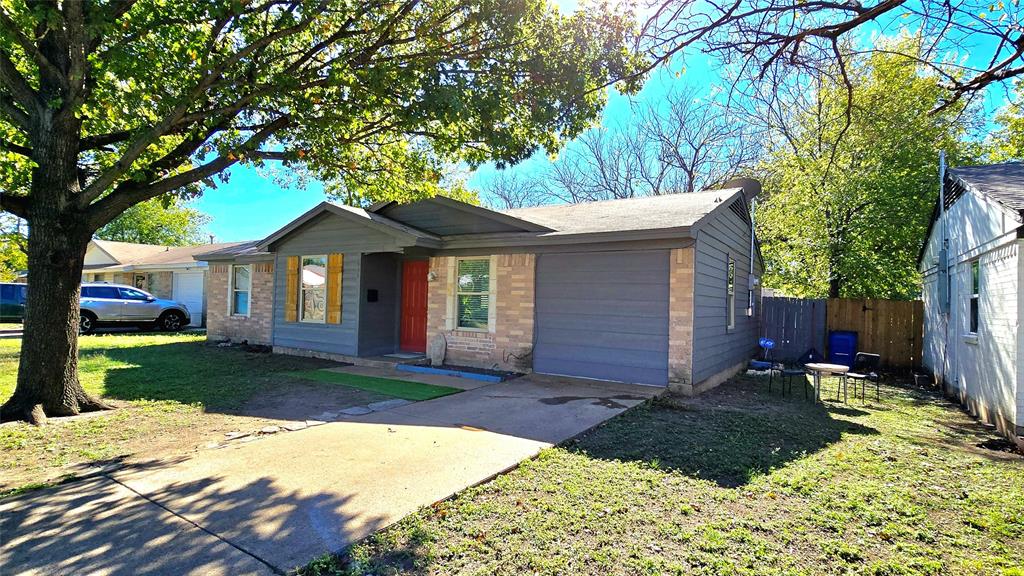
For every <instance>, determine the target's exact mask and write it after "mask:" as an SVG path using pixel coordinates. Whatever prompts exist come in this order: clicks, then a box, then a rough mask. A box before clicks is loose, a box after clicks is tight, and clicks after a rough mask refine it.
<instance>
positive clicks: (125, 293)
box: [120, 288, 149, 300]
mask: <svg viewBox="0 0 1024 576" xmlns="http://www.w3.org/2000/svg"><path fill="white" fill-rule="evenodd" d="M120 290H121V298H124V299H125V300H149V294H146V293H145V292H140V291H139V290H133V289H131V288H120Z"/></svg>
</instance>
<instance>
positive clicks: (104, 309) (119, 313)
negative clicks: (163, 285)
mask: <svg viewBox="0 0 1024 576" xmlns="http://www.w3.org/2000/svg"><path fill="white" fill-rule="evenodd" d="M80 306H81V316H80V320H79V325H78V327H79V330H80V331H81V333H82V334H89V333H91V332H92V331H94V330H95V329H96V328H97V327H98V326H103V325H107V326H139V327H140V328H141V327H147V328H148V327H156V328H159V329H161V330H170V331H176V330H181V329H182V328H184V327H185V326H188V324H189V322H191V320H190V317H189V313H188V308H187V307H186V306H185V305H184V304H182V303H180V302H174V301H172V300H162V299H160V298H157V297H155V296H153V295H152V294H150V293H148V292H143V291H142V290H139V289H138V288H132V287H131V286H125V285H123V284H107V283H105V282H90V283H85V284H82V298H81V303H80Z"/></svg>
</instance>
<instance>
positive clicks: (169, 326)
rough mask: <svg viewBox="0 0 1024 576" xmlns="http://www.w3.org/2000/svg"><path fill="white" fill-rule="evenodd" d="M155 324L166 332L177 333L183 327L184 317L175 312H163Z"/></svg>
mask: <svg viewBox="0 0 1024 576" xmlns="http://www.w3.org/2000/svg"><path fill="white" fill-rule="evenodd" d="M157 324H158V325H159V326H160V328H161V329H163V330H167V331H168V332H177V331H178V330H181V329H182V328H184V327H185V315H184V314H182V313H181V312H178V311H176V310H171V311H170V312H164V314H163V316H161V317H160V320H159V321H157Z"/></svg>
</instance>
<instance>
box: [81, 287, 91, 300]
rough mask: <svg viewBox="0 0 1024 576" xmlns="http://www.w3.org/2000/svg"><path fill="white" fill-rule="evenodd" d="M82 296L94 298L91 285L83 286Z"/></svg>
mask: <svg viewBox="0 0 1024 576" xmlns="http://www.w3.org/2000/svg"><path fill="white" fill-rule="evenodd" d="M82 298H92V288H90V287H89V286H83V287H82Z"/></svg>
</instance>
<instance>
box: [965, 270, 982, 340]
mask: <svg viewBox="0 0 1024 576" xmlns="http://www.w3.org/2000/svg"><path fill="white" fill-rule="evenodd" d="M980 300H981V265H980V263H979V262H978V261H977V260H975V261H974V262H971V313H970V326H969V327H968V331H969V332H970V333H971V334H977V333H978V306H979V304H980Z"/></svg>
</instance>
